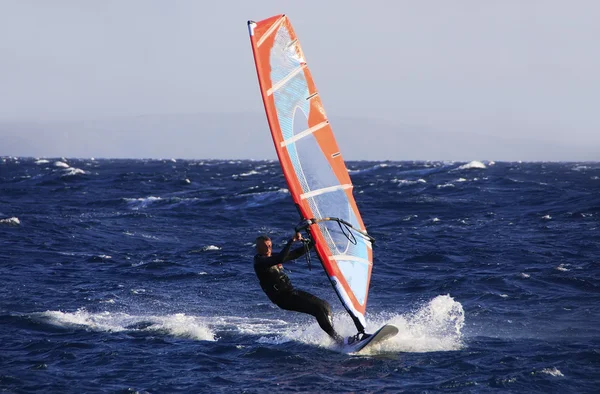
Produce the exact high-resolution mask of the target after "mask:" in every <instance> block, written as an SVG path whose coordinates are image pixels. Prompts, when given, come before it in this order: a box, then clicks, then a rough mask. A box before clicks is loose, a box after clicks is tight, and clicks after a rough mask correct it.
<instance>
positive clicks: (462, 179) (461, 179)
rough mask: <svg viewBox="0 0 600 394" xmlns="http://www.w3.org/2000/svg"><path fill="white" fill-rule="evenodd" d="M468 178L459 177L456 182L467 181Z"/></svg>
mask: <svg viewBox="0 0 600 394" xmlns="http://www.w3.org/2000/svg"><path fill="white" fill-rule="evenodd" d="M466 181H467V180H466V179H465V178H458V179H457V180H456V181H455V182H466Z"/></svg>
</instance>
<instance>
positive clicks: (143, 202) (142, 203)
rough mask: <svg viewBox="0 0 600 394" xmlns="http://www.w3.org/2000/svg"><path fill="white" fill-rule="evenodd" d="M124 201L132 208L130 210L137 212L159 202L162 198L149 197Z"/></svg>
mask: <svg viewBox="0 0 600 394" xmlns="http://www.w3.org/2000/svg"><path fill="white" fill-rule="evenodd" d="M124 200H125V201H127V203H128V204H129V205H131V206H132V209H135V210H138V209H141V208H146V207H147V206H148V205H150V204H153V203H155V202H157V201H161V200H162V198H161V197H154V196H149V197H140V198H125V199H124Z"/></svg>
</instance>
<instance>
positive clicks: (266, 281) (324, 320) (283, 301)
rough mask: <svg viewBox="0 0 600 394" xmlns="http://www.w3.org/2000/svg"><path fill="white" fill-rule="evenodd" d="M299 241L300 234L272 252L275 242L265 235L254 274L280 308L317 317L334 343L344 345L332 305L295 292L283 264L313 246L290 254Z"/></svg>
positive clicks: (259, 242)
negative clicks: (335, 325)
mask: <svg viewBox="0 0 600 394" xmlns="http://www.w3.org/2000/svg"><path fill="white" fill-rule="evenodd" d="M295 241H302V235H301V234H300V233H296V235H295V236H294V237H293V238H292V239H290V240H289V241H288V243H287V244H286V245H285V247H284V248H283V249H282V250H281V252H279V253H272V248H273V243H272V242H271V239H270V238H269V237H268V236H266V235H261V236H260V237H258V238H256V256H254V271H255V272H256V276H258V280H259V281H260V287H262V289H263V291H264V292H265V294H266V295H267V296H268V297H269V299H270V300H271V302H273V303H274V304H276V305H277V306H278V307H280V308H281V309H286V310H288V311H296V312H301V313H308V314H309V315H312V316H314V317H315V318H316V319H317V322H318V323H319V326H321V328H322V329H323V331H325V332H326V333H327V334H328V335H329V336H330V337H331V338H332V339H333V340H334V341H336V342H338V343H343V338H342V337H341V336H340V335H339V334H338V333H337V332H336V331H335V330H334V329H333V319H332V317H331V307H330V306H329V303H327V301H324V300H322V299H320V298H318V297H316V296H314V295H312V294H310V293H307V292H305V291H302V290H298V289H295V288H294V287H293V286H292V282H291V281H290V278H288V276H287V275H286V274H285V272H283V266H282V264H283V263H285V262H288V261H290V260H294V259H297V258H298V257H300V256H302V255H304V254H305V253H306V250H307V249H310V248H312V247H313V242H312V240H311V241H310V242H309V244H308V246H309V247H308V248H305V247H304V246H302V247H299V248H296V249H294V250H292V251H290V248H291V246H292V244H293V243H294V242H295Z"/></svg>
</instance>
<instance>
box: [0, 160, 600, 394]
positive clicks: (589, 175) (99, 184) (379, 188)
mask: <svg viewBox="0 0 600 394" xmlns="http://www.w3.org/2000/svg"><path fill="white" fill-rule="evenodd" d="M348 166H349V168H350V169H351V171H352V172H351V176H352V179H353V181H354V183H355V196H356V199H357V202H358V205H359V207H360V208H361V211H362V213H363V219H364V221H365V223H366V224H367V227H368V229H369V232H370V233H371V234H372V235H373V236H374V237H375V238H376V239H377V242H376V245H375V265H374V268H373V277H372V281H371V292H370V296H369V297H370V298H369V308H368V315H367V320H368V322H369V327H368V328H369V329H376V328H377V327H379V326H380V325H381V324H383V323H385V322H392V323H394V324H396V325H397V326H398V327H399V328H400V334H399V335H398V336H397V337H395V338H394V339H393V340H390V341H388V342H386V343H384V344H383V345H381V346H380V347H377V348H374V349H373V350H372V351H371V352H370V353H367V354H364V355H347V354H344V353H342V352H340V351H339V350H338V349H336V348H335V346H334V345H333V344H332V343H330V341H329V339H328V337H327V335H326V334H324V333H323V332H321V330H320V329H319V327H318V325H317V324H316V322H315V321H314V320H313V319H312V317H310V316H306V315H301V314H297V313H293V312H287V311H282V310H280V309H278V308H277V307H274V306H273V305H271V304H270V303H269V301H268V299H267V298H266V296H265V295H264V294H263V293H262V292H261V290H260V287H259V285H258V283H257V281H256V278H255V276H254V272H253V269H252V265H251V262H252V256H253V254H254V251H253V248H252V246H253V239H254V238H255V236H256V235H258V234H260V233H268V234H270V235H271V236H272V238H273V239H274V241H275V242H274V243H275V244H276V245H280V244H281V243H282V242H284V241H285V239H286V238H287V237H289V236H291V235H292V228H293V226H294V225H295V224H296V222H297V220H298V217H297V213H296V211H295V208H294V207H293V205H292V203H291V198H290V195H289V193H288V192H287V190H286V188H285V187H286V186H285V182H284V179H283V177H282V175H281V170H280V168H279V165H278V163H275V162H266V161H179V160H177V161H175V160H91V159H85V160H83V159H82V160H74V159H48V160H36V159H31V158H29V159H28V158H0V389H1V390H3V391H8V392H128V391H147V392H151V393H157V392H178V391H179V392H181V391H183V392H247V393H259V392H265V391H267V390H268V391H273V392H278V391H301V392H352V391H361V392H363V391H364V392H434V391H438V390H442V391H461V392H488V391H502V392H503V391H520V392H594V391H596V392H597V390H598V387H599V385H600V324H599V323H600V269H599V268H598V265H599V264H600V246H599V245H600V164H599V163H495V164H494V163H486V165H485V167H486V168H478V167H484V166H483V165H482V163H470V164H468V165H465V163H451V162H414V163H412V162H385V163H380V162H351V163H349V165H348ZM315 262H316V258H313V263H315ZM313 265H314V264H313ZM289 267H290V276H291V278H292V280H293V282H294V283H295V285H296V286H297V287H299V288H303V289H306V290H309V291H311V292H314V293H316V294H318V295H320V296H321V297H323V298H325V299H327V300H328V301H329V302H330V303H331V304H332V305H333V308H334V310H335V323H336V327H337V329H338V330H339V331H340V332H341V333H343V334H346V335H350V334H353V333H354V329H353V324H352V322H351V321H350V319H349V317H347V315H346V314H345V312H344V311H343V309H342V307H341V305H340V303H339V302H338V300H337V298H336V296H335V295H334V293H333V291H332V289H331V286H330V284H329V282H328V281H327V279H326V278H325V276H324V275H323V272H322V269H321V268H320V266H319V265H318V264H316V267H315V266H314V267H313V269H312V270H311V271H309V270H308V268H307V266H306V263H305V261H304V260H298V261H297V262H296V263H295V264H293V265H290V266H289Z"/></svg>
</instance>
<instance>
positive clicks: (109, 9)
mask: <svg viewBox="0 0 600 394" xmlns="http://www.w3.org/2000/svg"><path fill="white" fill-rule="evenodd" d="M278 13H286V14H287V15H288V16H289V17H290V20H291V21H292V24H293V25H294V28H295V30H296V33H297V34H298V36H299V38H300V42H301V44H302V46H303V48H304V52H305V55H306V58H307V62H308V64H309V67H310V68H311V71H312V73H313V76H314V78H315V82H316V84H317V87H318V88H319V91H320V93H321V97H322V99H323V102H324V105H325V108H326V110H327V113H328V115H329V117H330V119H336V118H340V119H341V118H344V117H350V116H352V117H364V118H369V119H373V120H377V121H381V122H385V123H388V124H392V125H411V126H417V127H424V128H426V129H428V130H433V131H436V132H443V133H449V134H450V135H451V134H452V133H459V132H460V133H474V134H481V135H490V136H492V135H493V136H502V137H509V138H510V137H514V138H525V139H528V140H538V141H544V142H551V143H557V144H567V145H570V146H576V147H581V149H584V150H585V149H587V152H588V153H589V151H590V149H592V150H593V151H595V152H599V153H598V160H600V22H599V20H600V2H598V1H593V0H591V1H577V0H574V1H566V0H563V1H552V0H539V1H534V0H512V1H511V0H502V1H500V0H497V1H492V0H490V1H481V0H470V1H467V0H453V1H442V0H440V1H427V0H425V1H401V0H389V1H377V0H371V1H355V0H344V1H341V0H340V1H324V0H319V1H310V0H304V1H302V2H291V1H290V2H288V1H281V0H272V1H271V0H266V1H262V0H261V1H247V0H231V1H200V0H197V1H195V0H188V1H173V0H169V1H167V0H164V1H149V0H131V1H128V0H119V1H116V0H114V1H107V0H103V1H100V0H98V1H75V0H73V1H60V0H53V1H43V0H39V1H27V0H0V124H2V123H3V122H4V123H7V122H10V123H11V124H14V123H15V122H16V123H19V122H31V121H38V122H39V121H41V122H49V121H60V120H73V119H80V120H85V119H104V118H115V117H128V116H138V115H163V114H164V115H172V114H197V113H213V112H219V113H249V114H262V113H263V107H262V102H261V99H260V94H259V91H258V84H257V78H256V74H255V69H254V64H253V60H252V52H251V48H250V43H249V39H248V33H247V27H246V21H247V20H248V19H253V20H260V19H264V18H267V17H269V16H272V15H275V14H278ZM257 119H258V122H257V123H256V124H251V125H248V128H249V129H252V130H256V129H260V128H261V127H266V121H264V119H263V120H262V121H261V120H260V119H261V118H257ZM334 131H335V128H334ZM151 132H154V131H152V130H149V133H151ZM240 132H245V131H244V130H240ZM2 133H6V131H2V130H1V129H0V141H1V138H2ZM82 133H83V131H82ZM265 133H267V132H266V131H265ZM198 134H199V135H198V138H199V139H201V137H202V135H201V134H202V132H201V131H199V133H198ZM336 134H338V132H337V131H336ZM266 135H267V138H270V137H268V134H266ZM386 138H389V142H390V143H396V142H397V141H395V140H394V138H395V136H394V135H393V133H391V134H389V135H388V136H387V137H386ZM338 139H343V137H342V136H340V135H338ZM189 142H190V141H187V142H186V143H187V144H189ZM192 142H193V141H192ZM218 142H219V141H213V142H212V143H214V145H215V146H214V149H215V150H216V151H218V149H221V146H222V144H218ZM345 143H346V144H351V143H352V142H345ZM356 143H357V144H358V143H360V142H356ZM341 145H343V144H341ZM0 154H11V152H2V149H1V147H0ZM34 154H40V153H34ZM66 154H67V155H68V152H67V153H66ZM136 154H137V153H136V152H135V148H134V147H132V151H131V156H135V155H136ZM164 156H172V155H171V154H170V153H169V152H168V151H167V152H164ZM431 159H436V158H435V157H432V158H431Z"/></svg>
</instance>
